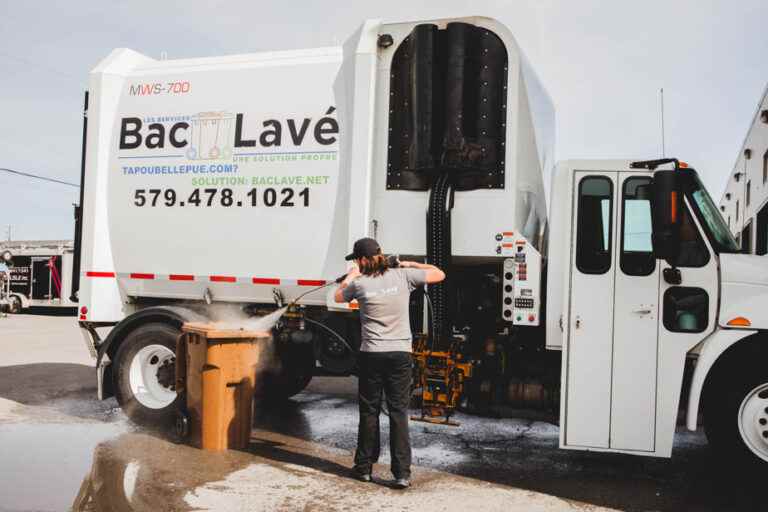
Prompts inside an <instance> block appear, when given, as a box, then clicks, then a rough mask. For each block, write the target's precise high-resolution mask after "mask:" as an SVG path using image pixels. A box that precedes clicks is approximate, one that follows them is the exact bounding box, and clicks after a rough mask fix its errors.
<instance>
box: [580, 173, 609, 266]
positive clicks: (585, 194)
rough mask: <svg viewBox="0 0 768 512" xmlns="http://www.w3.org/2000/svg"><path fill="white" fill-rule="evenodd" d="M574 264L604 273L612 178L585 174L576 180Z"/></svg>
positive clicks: (606, 261) (607, 248)
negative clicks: (577, 192) (576, 207)
mask: <svg viewBox="0 0 768 512" xmlns="http://www.w3.org/2000/svg"><path fill="white" fill-rule="evenodd" d="M578 205H579V214H578V225H577V232H576V241H577V242H576V268H578V269H579V270H580V271H581V272H582V273H584V274H604V273H606V272H608V270H609V269H610V268H611V249H612V247H611V245H612V239H613V226H612V219H613V182H612V181H611V180H610V179H609V178H605V177H603V176H587V177H586V178H583V179H582V180H581V182H580V183H579V203H578Z"/></svg>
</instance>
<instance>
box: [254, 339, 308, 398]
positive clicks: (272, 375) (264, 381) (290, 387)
mask: <svg viewBox="0 0 768 512" xmlns="http://www.w3.org/2000/svg"><path fill="white" fill-rule="evenodd" d="M280 359H281V364H280V368H279V370H277V371H276V372H265V374H264V375H263V377H262V378H261V379H259V380H260V382H259V383H258V384H257V386H258V388H259V389H257V397H258V398H259V399H262V400H265V401H267V402H272V403H277V402H284V401H285V400H288V399H289V398H291V397H292V396H294V395H297V394H299V393H301V392H302V391H303V390H304V388H306V387H307V386H308V385H309V383H310V382H311V381H312V376H313V374H314V369H315V357H314V354H313V352H312V351H311V350H307V349H306V348H304V347H296V348H292V349H290V350H289V351H287V352H285V353H282V354H280Z"/></svg>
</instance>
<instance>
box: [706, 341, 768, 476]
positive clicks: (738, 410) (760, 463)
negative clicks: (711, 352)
mask: <svg viewBox="0 0 768 512" xmlns="http://www.w3.org/2000/svg"><path fill="white" fill-rule="evenodd" d="M732 362H733V363H735V364H729V365H728V368H720V369H719V371H717V373H715V374H714V375H712V377H714V379H713V381H712V382H711V383H709V384H708V385H707V392H706V396H705V400H704V404H703V406H704V407H703V412H704V429H705V431H706V434H707V439H708V440H709V442H710V444H711V445H712V447H713V448H714V449H715V450H716V451H717V452H718V454H719V455H720V456H721V457H722V459H723V460H726V461H729V462H731V463H733V464H734V465H735V467H734V468H733V469H745V470H753V469H759V470H760V472H765V471H768V372H766V370H765V367H764V366H763V363H764V356H763V357H751V358H745V357H739V358H738V359H737V360H736V361H732Z"/></svg>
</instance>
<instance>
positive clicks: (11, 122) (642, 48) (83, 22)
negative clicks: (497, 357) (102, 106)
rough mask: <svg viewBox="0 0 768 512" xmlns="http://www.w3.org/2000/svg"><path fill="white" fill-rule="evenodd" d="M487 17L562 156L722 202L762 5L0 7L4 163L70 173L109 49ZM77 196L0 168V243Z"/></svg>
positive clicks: (156, 48) (176, 53) (749, 92)
mask: <svg viewBox="0 0 768 512" xmlns="http://www.w3.org/2000/svg"><path fill="white" fill-rule="evenodd" d="M478 14H479V15H485V16H491V17H494V18H497V19H499V20H500V21H502V22H503V23H505V24H506V25H507V26H509V27H510V29H511V30H512V32H513V33H514V34H515V37H516V38H517V40H518V43H519V44H520V46H521V47H522V48H523V50H524V51H525V53H526V54H527V56H528V58H529V60H530V61H531V64H532V65H533V67H534V68H535V69H536V70H537V72H538V74H539V76H540V78H541V80H542V82H543V83H544V85H545V87H546V88H547V90H548V91H549V93H550V95H551V96H552V99H553V101H554V103H555V107H556V115H557V155H558V159H564V158H653V157H657V156H659V154H660V152H661V144H660V134H659V103H658V91H659V88H660V87H664V90H665V102H666V128H667V130H666V131H667V144H666V147H667V155H668V156H669V155H674V156H678V157H680V158H681V159H683V160H686V161H688V162H690V163H691V164H692V165H693V166H694V167H696V168H697V169H698V170H699V172H700V173H701V174H702V177H703V179H704V181H705V183H706V185H707V186H708V187H709V189H710V192H711V193H712V195H713V196H714V197H715V198H719V196H720V194H721V191H722V189H723V187H724V184H725V182H726V180H727V178H728V174H729V172H730V170H731V168H732V166H733V163H734V161H735V159H736V156H737V153H738V151H739V149H740V146H741V143H742V140H743V138H744V136H745V134H746V131H747V129H748V127H749V124H750V121H751V118H752V115H753V113H754V110H755V108H756V104H757V102H758V100H759V99H760V95H761V93H762V91H763V89H764V87H765V85H766V82H767V81H768V67H766V65H765V55H766V54H768V30H766V29H765V20H766V19H768V2H765V0H739V1H737V2H728V1H725V0H717V1H715V0H698V1H693V0H674V1H669V0H667V1H661V0H644V1H643V2H637V1H636V0H635V1H629V0H612V1H598V0H584V1H578V2H574V1H556V0H538V1H535V2H534V1H529V2H523V1H517V2H512V1H482V0H474V1H471V2H470V1H453V0H432V1H422V2H413V1H412V0H411V1H401V0H389V1H387V2H372V1H361V0H358V1H350V0H344V1H335V2H330V1H325V2H309V1H307V2H298V1H284V2H280V3H275V2H261V1H248V2H240V1H230V2H213V1H208V2H195V1H187V2H184V3H177V2H159V1H156V0H155V1H152V2H149V1H143V0H136V1H131V2H125V1H122V2H117V1H110V0H101V1H99V2H83V1H78V0H70V1H66V2H65V1H61V2H53V1H45V0H43V1H38V2H19V1H17V0H16V1H11V0H0V34H2V37H3V44H2V45H0V72H1V73H0V115H1V117H2V122H0V167H10V168H13V169H18V170H21V171H26V172H33V173H39V174H43V175H46V176H51V177H56V178H59V179H64V180H69V181H75V182H76V181H78V180H79V166H80V139H81V122H82V119H81V104H82V93H83V90H84V87H85V84H86V80H87V74H88V71H89V70H90V69H91V68H92V67H93V66H95V65H96V63H97V62H98V61H99V60H101V59H102V58H103V57H104V56H106V55H107V54H108V53H109V52H110V51H111V50H112V49H113V48H116V47H128V48H132V49H134V50H137V51H139V52H142V53H145V54H147V55H149V56H152V57H156V58H159V57H160V55H161V52H165V53H166V54H167V56H168V58H186V57H202V56H215V55H225V54H234V53H246V52H253V51H259V50H271V49H290V48H302V47H311V46H326V45H332V44H336V43H339V42H341V41H343V40H345V39H346V38H347V37H348V36H349V35H350V34H351V33H352V31H353V30H354V29H355V28H356V27H357V25H359V24H360V23H361V22H362V21H363V20H364V19H366V18H383V19H384V20H385V21H403V20H412V19H428V18H437V17H453V16H467V15H478ZM76 201H77V191H76V189H73V188H68V187H64V186H61V185H56V184H48V183H42V182H33V181H30V180H28V179H23V178H18V177H13V176H8V175H4V174H3V173H0V236H1V237H4V236H5V230H6V227H5V226H6V225H8V224H10V225H12V226H13V236H14V238H16V239H49V238H70V237H71V236H72V230H73V225H72V208H71V204H72V203H73V202H76Z"/></svg>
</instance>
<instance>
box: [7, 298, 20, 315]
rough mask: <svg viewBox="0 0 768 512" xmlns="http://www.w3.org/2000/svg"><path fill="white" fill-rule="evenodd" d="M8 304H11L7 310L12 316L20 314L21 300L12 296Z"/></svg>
mask: <svg viewBox="0 0 768 512" xmlns="http://www.w3.org/2000/svg"><path fill="white" fill-rule="evenodd" d="M10 302H11V305H10V307H9V308H8V311H9V312H10V313H13V314H16V313H21V299H20V298H18V297H17V296H16V295H12V296H11V299H10Z"/></svg>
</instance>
